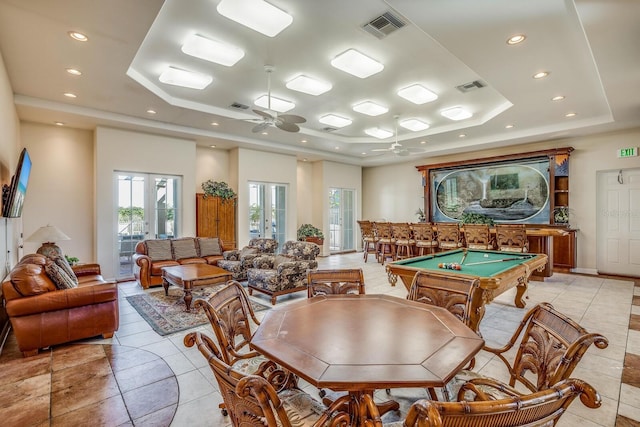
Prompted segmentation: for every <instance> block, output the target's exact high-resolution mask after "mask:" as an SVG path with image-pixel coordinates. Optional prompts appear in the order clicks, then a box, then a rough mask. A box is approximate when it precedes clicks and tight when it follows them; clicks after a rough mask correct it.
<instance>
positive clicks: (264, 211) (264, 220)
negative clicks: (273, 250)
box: [249, 182, 287, 247]
mask: <svg viewBox="0 0 640 427" xmlns="http://www.w3.org/2000/svg"><path fill="white" fill-rule="evenodd" d="M286 220H287V186H286V185H283V184H274V183H261V182H250V183H249V237H250V238H252V239H253V238H255V237H265V238H272V239H276V240H277V241H278V247H282V244H283V243H284V242H285V241H286V238H287V236H286V230H287V221H286Z"/></svg>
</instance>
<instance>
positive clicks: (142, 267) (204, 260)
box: [133, 237, 225, 289]
mask: <svg viewBox="0 0 640 427" xmlns="http://www.w3.org/2000/svg"><path fill="white" fill-rule="evenodd" d="M224 250H225V249H224V247H223V243H222V240H220V239H219V238H217V237H182V238H179V239H157V240H143V241H142V242H138V244H137V245H136V252H135V253H134V254H133V263H134V266H133V275H134V276H135V278H136V281H137V282H138V284H139V285H140V286H142V287H143V288H144V289H147V288H149V287H150V286H160V285H162V267H172V266H175V265H184V264H210V265H218V260H221V259H222V253H223V252H224Z"/></svg>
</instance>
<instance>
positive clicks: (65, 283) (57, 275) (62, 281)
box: [44, 260, 78, 289]
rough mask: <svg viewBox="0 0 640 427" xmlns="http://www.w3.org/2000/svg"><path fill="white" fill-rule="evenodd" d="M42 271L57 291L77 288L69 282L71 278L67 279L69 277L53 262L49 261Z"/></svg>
mask: <svg viewBox="0 0 640 427" xmlns="http://www.w3.org/2000/svg"><path fill="white" fill-rule="evenodd" d="M44 271H45V273H47V276H49V278H50V279H51V281H53V283H54V284H55V285H56V288H58V289H72V288H77V287H78V284H77V283H76V282H74V281H73V280H71V277H69V275H68V274H67V273H65V271H64V270H63V269H62V268H60V266H59V265H58V264H56V263H55V262H54V261H51V260H49V262H47V264H46V265H45V266H44ZM76 280H77V279H76Z"/></svg>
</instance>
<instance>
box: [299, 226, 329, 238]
mask: <svg viewBox="0 0 640 427" xmlns="http://www.w3.org/2000/svg"><path fill="white" fill-rule="evenodd" d="M297 235H298V240H304V239H305V238H306V237H318V238H320V239H324V234H322V230H320V229H319V228H318V227H314V226H313V225H311V224H302V225H301V226H300V228H298V233H297Z"/></svg>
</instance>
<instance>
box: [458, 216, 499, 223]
mask: <svg viewBox="0 0 640 427" xmlns="http://www.w3.org/2000/svg"><path fill="white" fill-rule="evenodd" d="M460 221H461V222H462V223H463V224H489V225H494V224H495V223H494V222H493V218H491V217H490V216H488V215H484V214H478V213H463V214H462V216H461V217H460Z"/></svg>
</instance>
